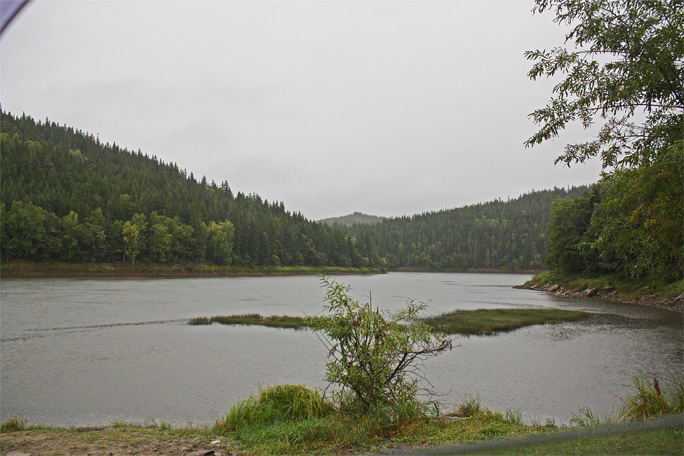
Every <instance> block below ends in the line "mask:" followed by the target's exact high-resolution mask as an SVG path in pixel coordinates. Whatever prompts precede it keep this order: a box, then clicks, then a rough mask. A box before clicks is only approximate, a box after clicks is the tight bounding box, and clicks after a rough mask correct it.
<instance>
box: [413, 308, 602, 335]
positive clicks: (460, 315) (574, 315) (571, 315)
mask: <svg viewBox="0 0 684 456" xmlns="http://www.w3.org/2000/svg"><path fill="white" fill-rule="evenodd" d="M588 316H589V314H588V313H586V312H579V311H571V310H563V309H478V310H457V311H455V312H449V313H445V314H442V315H438V316H435V317H429V318H426V319H424V321H425V323H427V324H428V325H430V326H431V327H432V328H433V329H434V330H435V331H440V332H444V333H447V334H462V335H491V334H495V333H497V332H505V331H512V330H514V329H518V328H522V327H524V326H530V325H539V324H545V323H563V322H567V321H579V320H583V319H585V318H587V317H588Z"/></svg>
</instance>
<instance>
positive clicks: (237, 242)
mask: <svg viewBox="0 0 684 456" xmlns="http://www.w3.org/2000/svg"><path fill="white" fill-rule="evenodd" d="M0 116H1V117H0V122H1V124H0V126H1V128H0V131H1V132H2V133H0V148H1V150H2V157H1V163H0V164H1V178H2V183H1V185H2V187H1V188H2V204H0V211H1V212H0V249H1V250H2V258H3V259H4V260H9V259H26V260H43V259H55V260H61V261H78V262H90V261H122V260H124V261H130V262H131V263H134V262H135V261H136V260H138V261H139V260H144V261H153V262H160V263H165V262H169V263H171V262H195V263H209V264H217V265H229V264H230V265H238V266H245V267H253V266H278V265H285V266H290V265H292V266H300V265H310V266H343V267H348V266H354V267H359V266H378V265H380V264H381V261H380V258H379V257H378V255H377V254H376V253H375V252H374V251H373V250H372V247H371V243H370V240H369V239H368V238H358V239H357V238H353V237H352V236H350V235H349V234H348V233H345V232H344V231H342V230H340V229H336V228H333V227H329V226H327V225H324V224H321V223H316V222H313V221H310V220H307V219H306V218H305V217H304V216H302V215H301V214H300V213H290V212H288V211H286V210H285V206H284V204H283V203H282V202H278V201H274V202H269V201H268V200H262V199H261V197H260V196H259V195H256V194H250V195H245V194H243V193H242V192H238V193H237V195H234V194H233V192H232V190H231V188H230V186H229V185H228V182H225V181H224V182H222V183H221V184H220V185H217V184H216V183H215V182H213V181H212V182H211V183H208V182H207V180H206V178H202V179H201V180H198V179H196V178H195V177H194V175H193V174H192V173H190V174H188V173H187V172H186V171H185V170H182V169H179V168H178V166H177V165H176V164H175V163H164V162H163V161H161V160H159V159H157V157H155V156H152V157H149V156H147V155H146V154H143V153H142V152H141V151H140V150H138V151H137V152H132V151H128V150H127V149H125V148H121V147H119V146H118V145H116V143H114V144H109V143H106V144H103V143H101V142H100V140H99V138H96V137H94V136H93V135H92V134H88V133H85V132H83V131H81V130H77V129H74V128H72V127H67V126H61V125H59V124H57V123H55V122H51V121H50V120H49V119H45V121H44V122H42V121H35V120H34V119H32V118H31V117H29V116H26V115H22V116H13V115H12V114H11V113H5V112H2V113H0Z"/></svg>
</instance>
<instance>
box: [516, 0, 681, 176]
mask: <svg viewBox="0 0 684 456" xmlns="http://www.w3.org/2000/svg"><path fill="white" fill-rule="evenodd" d="M683 6H684V1H682V0H670V1H664V0H536V6H535V7H534V9H533V11H534V12H535V13H537V12H538V13H543V12H545V11H547V10H550V11H553V12H555V14H556V17H555V19H554V21H555V22H557V23H559V24H565V25H568V26H569V27H570V29H569V32H568V33H567V34H566V36H565V43H566V45H570V44H573V45H574V50H569V49H565V48H560V47H559V48H555V49H551V50H535V51H528V52H526V54H525V55H526V57H527V58H528V59H529V60H532V61H534V62H535V63H534V65H533V67H532V69H531V70H530V72H529V77H530V78H531V79H533V80H535V79H537V78H540V77H543V76H546V77H553V76H555V75H556V74H563V75H565V79H563V80H562V81H561V82H559V83H558V84H556V85H555V87H554V89H553V96H552V98H551V100H549V102H548V103H547V105H546V106H545V107H543V108H540V109H537V110H535V111H534V112H533V113H532V114H530V117H531V118H532V119H533V121H534V122H535V123H536V124H537V125H539V126H540V128H539V131H537V133H535V134H534V135H533V136H532V137H530V138H529V139H528V140H527V141H526V142H525V145H526V146H528V147H529V146H533V145H536V144H540V143H542V142H544V141H545V140H548V139H551V138H554V137H557V136H559V134H560V132H561V131H562V130H563V129H565V128H566V126H568V125H569V124H570V123H573V122H581V124H582V125H583V126H584V128H589V127H591V126H592V125H593V124H594V122H595V121H597V120H598V121H599V124H600V129H599V131H598V134H597V135H596V137H595V139H593V140H590V141H587V142H584V143H579V144H568V145H566V147H565V151H564V153H563V154H561V155H560V156H559V157H558V158H556V163H559V162H562V163H565V164H567V165H568V166H569V165H571V164H573V163H582V162H584V161H586V160H587V159H589V158H591V157H596V156H598V157H600V158H601V160H602V161H603V167H604V168H607V167H638V166H640V165H641V164H644V163H648V162H651V161H652V160H653V159H654V158H655V155H656V154H657V153H659V151H660V150H662V148H663V147H666V146H668V145H671V144H673V143H674V142H676V141H678V140H681V139H682V132H683V131H684V115H683V112H684V7H683Z"/></svg>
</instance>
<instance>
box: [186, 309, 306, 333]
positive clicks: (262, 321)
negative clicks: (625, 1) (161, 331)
mask: <svg viewBox="0 0 684 456" xmlns="http://www.w3.org/2000/svg"><path fill="white" fill-rule="evenodd" d="M212 323H220V324H222V325H257V326H269V327H272V328H290V329H301V328H308V327H310V326H311V325H310V324H309V323H307V322H306V319H305V318H304V317H291V316H287V315H270V316H263V315H259V314H257V313H253V314H242V315H217V316H214V317H197V318H193V319H192V320H190V321H189V322H188V324H189V325H193V326H199V325H210V324H212Z"/></svg>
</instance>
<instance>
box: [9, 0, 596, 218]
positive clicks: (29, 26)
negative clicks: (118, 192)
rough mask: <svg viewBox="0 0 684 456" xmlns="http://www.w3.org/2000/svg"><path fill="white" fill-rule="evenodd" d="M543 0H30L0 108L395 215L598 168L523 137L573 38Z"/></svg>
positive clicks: (330, 211)
mask: <svg viewBox="0 0 684 456" xmlns="http://www.w3.org/2000/svg"><path fill="white" fill-rule="evenodd" d="M532 6H533V2H532V0H507V1H494V0H489V1H488V0H474V1H461V0H450V1H431V0H403V1H394V0H382V1H381V0H309V1H291V0H273V1H260V0H243V1H238V0H234V1H189V0H187V1H121V0H119V1H92V0H90V1H85V0H83V1H46V0H33V1H32V2H31V3H29V5H28V6H27V7H25V8H24V9H23V10H22V12H21V14H20V15H19V16H18V17H17V19H16V20H15V21H14V22H13V23H12V24H11V25H10V27H9V28H8V29H7V30H6V31H5V33H4V35H3V36H2V40H1V41H0V102H2V107H3V109H4V110H5V111H10V112H12V113H13V114H19V115H20V114H21V113H22V112H25V113H26V114H27V115H30V116H32V117H34V118H36V119H45V118H46V117H49V118H50V120H52V121H55V122H58V123H60V124H67V125H70V126H73V127H75V128H80V129H82V130H84V131H88V132H91V133H93V134H95V135H98V136H99V137H100V140H101V141H103V142H116V143H117V144H118V145H120V146H122V147H126V148H128V149H129V150H135V151H137V150H138V149H141V150H142V152H144V153H147V154H148V155H156V156H157V157H159V158H160V159H162V160H164V161H165V162H176V163H177V164H178V166H179V167H180V168H181V169H186V170H187V171H188V173H190V172H193V173H194V175H195V176H196V177H197V178H198V179H199V178H201V177H202V176H204V175H206V177H207V179H208V180H209V181H210V182H211V180H215V181H216V183H217V184H218V183H220V182H221V181H223V180H227V181H228V183H229V184H230V186H231V188H232V189H233V191H234V192H238V191H242V192H244V193H258V194H259V195H261V196H262V197H263V198H266V199H268V200H269V201H273V200H279V201H283V202H284V203H285V207H286V209H288V210H290V211H293V212H297V211H299V212H301V213H302V214H303V215H304V216H306V217H307V218H310V219H320V218H324V217H331V216H338V215H344V214H348V213H351V212H354V211H361V212H365V213H369V214H375V215H383V216H401V215H405V214H406V215H410V214H415V213H421V212H426V211H435V210H441V209H446V208H454V207H460V206H464V205H468V204H474V203H478V202H484V201H490V200H493V199H497V198H502V199H504V200H505V199H507V198H508V197H511V198H514V197H517V196H519V195H520V194H522V193H526V192H529V191H531V190H532V189H535V190H541V189H547V188H553V187H554V186H559V187H565V186H568V185H580V184H586V183H592V182H595V181H596V180H598V178H599V174H600V163H598V162H591V163H590V164H584V165H575V166H573V167H572V168H567V167H563V166H561V165H554V164H553V160H554V158H555V157H556V156H557V155H558V154H559V153H560V151H561V150H562V148H563V146H564V144H565V143H567V142H568V141H574V140H578V139H582V138H583V137H586V136H587V135H586V133H585V132H583V131H582V130H581V129H576V130H573V131H570V132H568V133H567V134H564V135H562V136H561V137H560V138H559V139H557V140H555V141H554V142H551V143H549V144H546V145H544V146H542V147H535V148H532V149H525V148H524V146H523V142H524V140H525V139H526V138H527V137H529V136H530V135H531V134H532V133H533V132H534V131H535V126H534V124H533V123H532V122H531V120H529V119H528V117H527V116H528V114H529V113H530V112H531V111H532V110H533V109H535V108H537V107H541V106H542V105H543V104H545V102H546V101H547V99H548V98H549V96H550V91H551V87H552V82H551V81H536V82H533V81H530V80H529V79H528V78H527V72H528V70H529V68H530V66H531V65H530V62H528V61H527V60H525V58H524V56H523V53H524V52H525V51H526V50H531V49H537V48H549V47H553V46H556V45H562V44H563V29H562V28H561V27H560V26H558V25H556V24H554V23H553V22H552V20H553V16H552V15H551V14H549V13H545V14H542V15H539V14H537V15H533V14H532V13H531V9H532Z"/></svg>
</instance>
